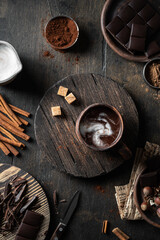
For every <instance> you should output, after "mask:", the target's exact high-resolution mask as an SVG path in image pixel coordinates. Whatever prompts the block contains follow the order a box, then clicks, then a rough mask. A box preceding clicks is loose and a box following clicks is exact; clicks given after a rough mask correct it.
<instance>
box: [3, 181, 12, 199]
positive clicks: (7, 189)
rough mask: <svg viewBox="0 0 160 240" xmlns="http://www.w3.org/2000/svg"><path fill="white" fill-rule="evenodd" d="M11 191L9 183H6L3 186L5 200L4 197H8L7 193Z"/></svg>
mask: <svg viewBox="0 0 160 240" xmlns="http://www.w3.org/2000/svg"><path fill="white" fill-rule="evenodd" d="M10 191H11V185H10V183H8V182H7V183H6V184H5V188H4V198H6V196H7V195H8V193H9V192H10Z"/></svg>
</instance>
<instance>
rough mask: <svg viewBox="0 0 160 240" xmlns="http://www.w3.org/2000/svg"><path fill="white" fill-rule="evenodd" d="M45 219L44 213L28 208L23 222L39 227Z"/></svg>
mask: <svg viewBox="0 0 160 240" xmlns="http://www.w3.org/2000/svg"><path fill="white" fill-rule="evenodd" d="M43 219H44V216H43V215H42V214H40V213H36V212H33V211H29V210H27V211H26V213H25V215H24V218H23V220H22V222H23V223H26V224H29V225H32V226H34V227H38V226H40V225H41V224H42V221H43Z"/></svg>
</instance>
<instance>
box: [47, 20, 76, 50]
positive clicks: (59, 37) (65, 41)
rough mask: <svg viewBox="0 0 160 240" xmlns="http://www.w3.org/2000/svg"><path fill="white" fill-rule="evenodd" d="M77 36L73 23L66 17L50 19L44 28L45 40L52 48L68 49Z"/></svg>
mask: <svg viewBox="0 0 160 240" xmlns="http://www.w3.org/2000/svg"><path fill="white" fill-rule="evenodd" d="M77 36H78V31H77V27H76V25H75V23H74V21H73V20H71V19H69V18H67V17H57V18H55V19H52V20H51V21H50V22H49V23H48V25H47V27H46V38H47V40H48V41H49V43H51V44H52V45H53V46H54V47H58V48H67V47H70V46H71V45H72V44H73V43H74V42H75V40H76V38H77Z"/></svg>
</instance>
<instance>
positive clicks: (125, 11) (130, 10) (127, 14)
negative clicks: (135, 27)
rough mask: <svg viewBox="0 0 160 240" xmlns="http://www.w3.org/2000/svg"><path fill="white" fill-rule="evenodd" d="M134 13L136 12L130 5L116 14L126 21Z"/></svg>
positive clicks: (132, 16)
mask: <svg viewBox="0 0 160 240" xmlns="http://www.w3.org/2000/svg"><path fill="white" fill-rule="evenodd" d="M135 15H136V12H135V11H134V10H133V8H131V7H130V6H127V7H125V8H124V9H123V10H122V11H120V13H119V14H118V17H119V18H120V19H121V20H122V21H123V22H125V23H128V22H129V21H130V20H131V19H132V18H134V16H135Z"/></svg>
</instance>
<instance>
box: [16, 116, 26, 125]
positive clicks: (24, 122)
mask: <svg viewBox="0 0 160 240" xmlns="http://www.w3.org/2000/svg"><path fill="white" fill-rule="evenodd" d="M17 117H18V118H19V120H20V121H21V122H22V123H23V124H24V125H26V126H27V125H28V122H27V121H26V120H25V119H23V118H22V117H19V116H17Z"/></svg>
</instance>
